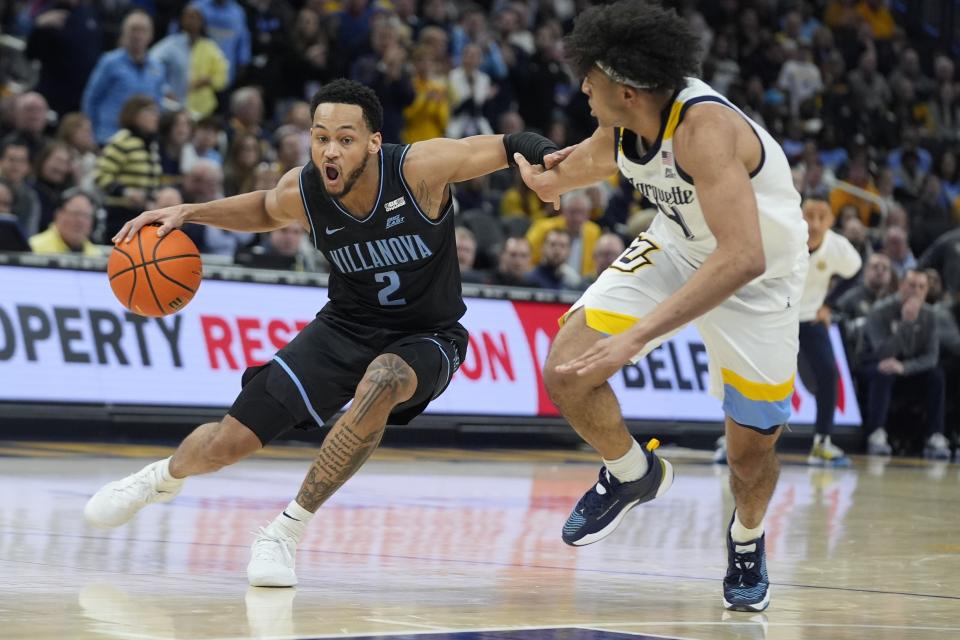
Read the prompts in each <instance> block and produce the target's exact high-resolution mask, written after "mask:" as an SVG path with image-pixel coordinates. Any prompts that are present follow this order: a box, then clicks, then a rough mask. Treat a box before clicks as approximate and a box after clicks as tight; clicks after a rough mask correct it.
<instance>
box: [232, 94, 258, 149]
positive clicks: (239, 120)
mask: <svg viewBox="0 0 960 640" xmlns="http://www.w3.org/2000/svg"><path fill="white" fill-rule="evenodd" d="M230 116H231V117H230V122H229V125H228V127H227V137H228V138H229V139H230V141H231V142H232V141H233V140H234V139H235V138H236V137H237V136H238V135H240V134H241V133H249V134H252V135H253V136H256V137H257V138H258V139H259V138H260V136H261V135H263V96H261V95H260V91H259V90H258V89H257V88H256V87H241V88H239V89H237V90H236V91H234V92H233V93H232V94H231V95H230Z"/></svg>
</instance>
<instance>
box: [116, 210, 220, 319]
mask: <svg viewBox="0 0 960 640" xmlns="http://www.w3.org/2000/svg"><path fill="white" fill-rule="evenodd" d="M107 275H108V276H109V277H110V287H111V288H112V289H113V294H114V295H115V296H117V299H118V300H119V301H120V304H122V305H123V306H124V307H126V308H127V309H129V310H130V311H133V312H134V313H136V314H139V315H141V316H150V317H154V318H156V317H159V316H166V315H170V314H171V313H176V312H177V311H180V310H181V309H183V308H184V307H185V306H186V305H187V303H188V302H190V300H192V299H193V296H194V294H196V292H197V289H198V288H199V287H200V280H201V279H202V277H203V266H202V263H201V262H200V251H198V250H197V245H195V244H194V243H193V241H192V240H191V239H190V238H189V237H188V236H187V234H185V233H184V232H182V231H180V230H179V229H174V230H173V231H171V232H170V233H168V234H167V235H165V236H163V237H159V238H158V237H157V225H148V226H146V227H143V228H142V229H140V231H138V232H137V235H136V236H134V238H133V240H131V241H130V242H128V243H124V244H120V245H116V246H114V248H113V252H112V253H111V254H110V260H109V261H108V262H107Z"/></svg>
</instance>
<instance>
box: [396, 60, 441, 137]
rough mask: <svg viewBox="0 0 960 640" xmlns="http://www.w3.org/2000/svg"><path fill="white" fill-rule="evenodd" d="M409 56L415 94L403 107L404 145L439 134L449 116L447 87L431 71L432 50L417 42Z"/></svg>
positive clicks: (438, 135) (433, 64)
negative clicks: (410, 56)
mask: <svg viewBox="0 0 960 640" xmlns="http://www.w3.org/2000/svg"><path fill="white" fill-rule="evenodd" d="M412 58H413V68H414V76H413V90H414V94H415V97H414V99H413V102H412V103H410V105H408V106H407V107H406V108H404V110H403V120H404V127H403V132H402V134H401V137H402V139H403V142H404V143H405V144H412V143H414V142H420V141H421V140H430V139H432V138H440V137H442V136H443V134H444V132H445V131H446V130H447V121H448V120H449V119H450V90H449V88H448V87H447V83H446V81H445V80H443V79H441V78H438V77H436V75H435V74H434V66H435V61H434V52H433V49H432V48H431V47H429V46H427V45H423V44H421V45H420V46H418V47H417V48H416V49H414V50H413V54H412Z"/></svg>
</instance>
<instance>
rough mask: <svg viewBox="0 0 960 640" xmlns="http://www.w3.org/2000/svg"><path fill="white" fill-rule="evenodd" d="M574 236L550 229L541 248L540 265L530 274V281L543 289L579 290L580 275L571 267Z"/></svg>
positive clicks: (564, 230)
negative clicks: (571, 245) (569, 262)
mask: <svg viewBox="0 0 960 640" xmlns="http://www.w3.org/2000/svg"><path fill="white" fill-rule="evenodd" d="M571 239H572V236H571V235H570V232H569V231H567V230H566V229H560V228H557V229H550V230H548V231H547V233H546V235H545V236H544V237H543V246H541V247H540V256H541V257H540V264H538V265H537V266H536V267H535V268H534V270H533V271H532V272H531V273H530V281H531V282H533V284H534V285H535V286H538V287H540V288H541V289H577V288H579V287H580V284H581V277H580V274H579V273H577V272H576V271H575V270H574V269H573V268H571V267H570V265H568V264H567V259H568V258H569V257H570V244H571Z"/></svg>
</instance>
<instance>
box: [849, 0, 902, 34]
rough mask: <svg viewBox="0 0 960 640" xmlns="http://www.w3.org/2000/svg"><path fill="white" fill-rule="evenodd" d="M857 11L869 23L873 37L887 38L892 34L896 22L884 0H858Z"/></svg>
mask: <svg viewBox="0 0 960 640" xmlns="http://www.w3.org/2000/svg"><path fill="white" fill-rule="evenodd" d="M857 13H858V14H860V16H861V17H862V18H863V19H864V21H865V22H866V23H867V24H869V25H870V30H871V31H872V32H873V37H874V38H876V39H877V40H889V39H890V38H891V37H892V36H893V29H894V27H895V26H896V24H895V23H894V21H893V15H892V14H891V13H890V8H889V7H887V3H886V2H885V1H884V0H860V2H859V3H858V4H857Z"/></svg>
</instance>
